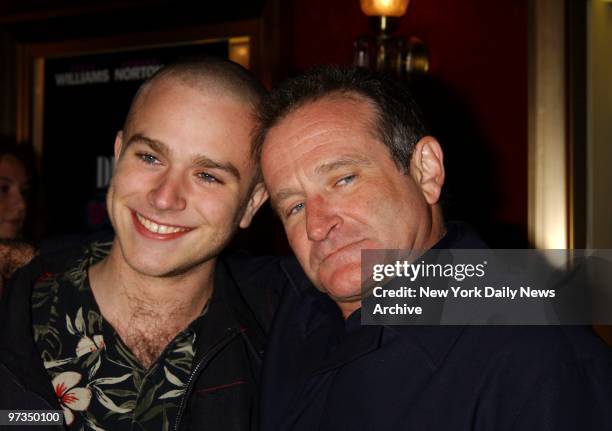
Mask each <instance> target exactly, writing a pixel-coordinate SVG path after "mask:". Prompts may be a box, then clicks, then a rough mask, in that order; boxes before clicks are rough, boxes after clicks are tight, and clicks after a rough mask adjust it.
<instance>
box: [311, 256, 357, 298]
mask: <svg viewBox="0 0 612 431" xmlns="http://www.w3.org/2000/svg"><path fill="white" fill-rule="evenodd" d="M320 280H321V286H322V289H321V290H323V291H324V292H325V293H327V294H328V295H329V296H330V297H332V298H334V299H335V300H342V299H347V298H354V297H356V296H360V295H361V265H360V263H356V264H352V265H347V266H346V267H344V268H339V269H337V270H335V271H333V272H332V273H331V274H320Z"/></svg>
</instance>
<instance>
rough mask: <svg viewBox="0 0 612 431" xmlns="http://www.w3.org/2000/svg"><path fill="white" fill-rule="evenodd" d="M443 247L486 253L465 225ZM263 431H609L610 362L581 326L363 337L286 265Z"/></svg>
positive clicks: (268, 365) (398, 329)
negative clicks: (466, 229) (285, 279)
mask: <svg viewBox="0 0 612 431" xmlns="http://www.w3.org/2000/svg"><path fill="white" fill-rule="evenodd" d="M443 241H444V242H445V243H444V244H440V245H439V247H440V248H484V247H485V246H484V244H482V243H481V242H480V241H479V240H478V239H477V238H476V237H474V236H473V235H472V234H470V233H469V232H466V231H465V230H464V229H463V228H462V227H461V226H455V227H454V228H452V229H450V231H449V235H448V236H447V237H446V238H445V239H444V240H443ZM283 266H284V269H285V271H286V273H287V276H288V277H289V279H290V280H291V285H290V286H289V287H288V288H287V289H286V290H285V291H284V293H283V296H282V299H281V306H280V308H279V312H278V314H277V316H276V318H275V323H274V327H273V329H272V333H271V335H270V339H269V341H268V347H267V349H266V354H265V360H264V374H263V392H262V413H261V414H262V430H263V431H284V430H292V431H311V430H334V431H338V430H375V431H383V430H393V431H397V430H456V431H463V430H465V431H467V430H482V431H490V430H495V431H504V430H517V431H523V430H538V431H546V430H550V431H553V430H554V431H558V430H612V353H611V352H610V350H609V348H608V347H607V346H605V344H603V342H601V340H599V339H597V338H596V337H595V336H594V335H593V333H592V331H590V330H589V329H587V328H579V327H559V326H556V327H527V326H525V327H509V326H506V327H478V326H468V327H460V326H438V327H432V326H362V325H361V324H360V316H359V311H357V312H356V313H355V314H353V315H351V316H350V317H349V319H348V320H347V321H346V322H345V321H344V320H343V318H342V316H341V314H340V311H339V309H338V307H337V306H336V304H335V303H334V302H333V301H332V300H330V299H329V297H328V296H327V295H325V294H323V293H321V292H319V291H317V290H316V289H314V288H313V287H312V286H311V285H310V284H309V283H308V282H306V281H305V280H304V276H303V273H302V270H301V269H300V267H299V266H298V265H297V264H295V263H292V262H283Z"/></svg>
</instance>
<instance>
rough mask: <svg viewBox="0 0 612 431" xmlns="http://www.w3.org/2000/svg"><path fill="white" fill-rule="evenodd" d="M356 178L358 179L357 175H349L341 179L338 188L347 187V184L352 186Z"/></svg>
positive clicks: (337, 183)
mask: <svg viewBox="0 0 612 431" xmlns="http://www.w3.org/2000/svg"><path fill="white" fill-rule="evenodd" d="M356 178H357V175H355V174H351V175H347V176H345V177H342V178H340V179H339V180H338V181H337V182H336V185H337V186H346V185H347V184H350V183H352V182H353V181H355V179H356Z"/></svg>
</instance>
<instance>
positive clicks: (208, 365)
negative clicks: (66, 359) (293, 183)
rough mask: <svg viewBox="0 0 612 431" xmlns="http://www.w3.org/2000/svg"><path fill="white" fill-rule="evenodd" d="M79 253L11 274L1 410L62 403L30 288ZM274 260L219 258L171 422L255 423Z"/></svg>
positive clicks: (1, 335)
mask: <svg viewBox="0 0 612 431" xmlns="http://www.w3.org/2000/svg"><path fill="white" fill-rule="evenodd" d="M78 255H79V253H74V252H70V253H66V251H62V252H60V253H56V254H45V255H43V256H41V257H38V258H37V259H35V260H34V261H33V262H32V263H30V264H29V265H28V266H26V267H25V268H23V269H22V270H20V271H19V272H18V273H17V274H16V275H15V277H13V279H12V280H11V283H10V284H9V286H8V289H7V292H6V293H7V294H6V296H5V298H4V299H3V302H2V304H1V305H0V322H1V323H0V409H16V410H23V409H28V410H51V409H53V410H59V409H60V406H59V405H58V402H57V398H56V396H55V394H54V391H53V388H52V385H51V382H50V380H49V376H48V374H47V372H46V370H45V369H44V368H43V364H42V361H41V358H40V355H39V353H38V350H37V349H36V346H35V344H34V340H33V338H32V328H31V307H30V297H31V288H32V286H33V285H34V283H35V281H36V279H37V278H38V277H40V276H41V275H42V274H44V273H45V272H59V271H63V270H65V269H66V268H67V267H68V262H69V261H71V259H72V258H77V257H78ZM272 260H273V259H271V258H252V257H246V256H241V255H234V256H232V257H223V258H220V259H219V261H218V264H217V267H216V270H215V290H214V293H213V298H212V299H211V303H210V306H209V309H208V312H207V319H206V324H205V325H202V328H201V332H200V333H199V335H198V338H197V343H198V345H197V349H196V352H197V353H196V359H195V362H194V365H193V371H192V375H191V377H190V379H189V383H188V389H187V390H186V394H185V395H184V396H183V399H182V400H181V406H180V409H179V413H178V416H177V421H176V424H174V425H172V426H171V429H174V430H181V431H182V430H196V429H210V430H228V431H230V430H236V431H238V430H241V431H242V430H253V429H256V428H257V423H258V419H259V418H258V393H259V376H260V370H261V356H262V353H263V348H264V342H265V334H266V332H267V330H268V327H269V324H270V321H271V319H272V316H273V313H274V311H275V308H276V303H277V295H276V293H275V291H273V290H271V289H269V288H266V285H278V284H279V282H278V281H275V277H276V276H280V274H279V272H278V270H274V269H275V268H277V267H276V266H275V265H274V264H271V261H272ZM268 283H270V284H268ZM36 428H37V429H40V430H42V429H45V428H44V427H36ZM48 429H63V428H61V427H59V428H58V427H55V428H52V427H50V428H48Z"/></svg>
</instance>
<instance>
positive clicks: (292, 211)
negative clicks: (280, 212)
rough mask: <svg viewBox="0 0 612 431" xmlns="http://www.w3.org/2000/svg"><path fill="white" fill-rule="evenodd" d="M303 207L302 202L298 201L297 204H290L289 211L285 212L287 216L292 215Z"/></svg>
mask: <svg viewBox="0 0 612 431" xmlns="http://www.w3.org/2000/svg"><path fill="white" fill-rule="evenodd" d="M304 207H305V204H304V202H300V203H299V204H296V205H294V206H292V207H291V208H289V211H288V212H287V216H292V215H295V214H297V213H299V212H300V211H302V210H303V209H304Z"/></svg>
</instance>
